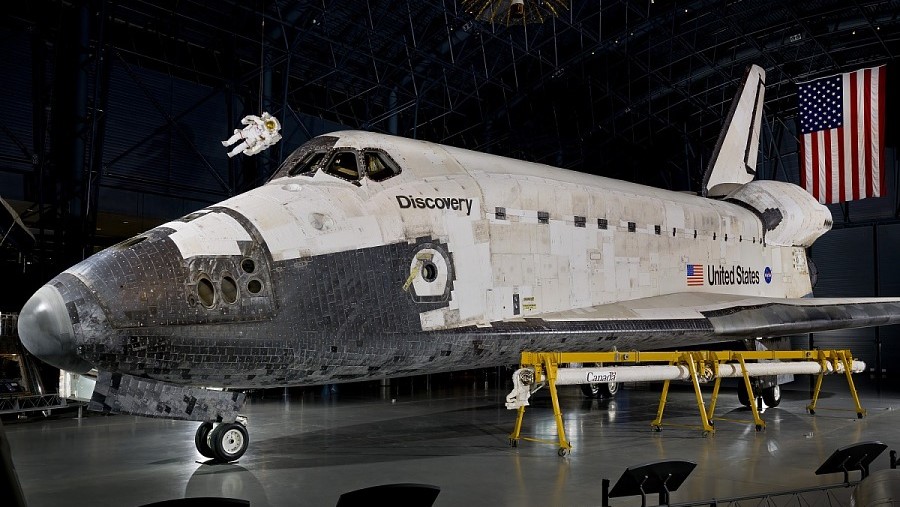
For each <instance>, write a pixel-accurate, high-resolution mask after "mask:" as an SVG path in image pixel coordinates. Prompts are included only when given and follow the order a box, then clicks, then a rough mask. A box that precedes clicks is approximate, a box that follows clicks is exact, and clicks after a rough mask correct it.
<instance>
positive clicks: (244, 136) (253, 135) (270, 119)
mask: <svg viewBox="0 0 900 507" xmlns="http://www.w3.org/2000/svg"><path fill="white" fill-rule="evenodd" d="M241 123H242V124H244V125H246V127H244V128H243V129H242V130H239V129H234V135H233V136H231V137H229V138H228V140H226V141H222V146H230V145H232V144H234V143H236V142H238V141H241V142H240V143H239V144H238V145H237V146H235V147H234V148H233V149H232V150H231V151H230V152H228V156H229V157H233V156H235V155H237V154H238V153H241V152H243V153H244V155H256V154H257V153H259V152H261V151H263V150H264V149H266V148H268V147H269V146H272V145H273V144H275V143H277V142H278V141H279V140H280V139H281V134H279V133H278V131H279V130H281V125H280V124H279V123H278V120H276V119H275V117H274V116H272V115H270V114H269V113H263V114H262V116H261V117H260V116H256V115H252V114H250V115H247V116H245V117H244V118H243V119H242V120H241Z"/></svg>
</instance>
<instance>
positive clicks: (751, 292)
mask: <svg viewBox="0 0 900 507" xmlns="http://www.w3.org/2000/svg"><path fill="white" fill-rule="evenodd" d="M764 81H765V74H764V72H763V70H762V69H761V68H759V67H755V66H754V67H752V68H751V69H750V70H749V71H748V72H747V75H746V78H745V81H744V83H743V85H742V86H741V88H740V89H739V90H738V92H737V96H736V98H735V102H734V104H733V106H732V110H731V113H730V114H729V117H728V121H727V122H726V124H725V129H724V130H723V133H722V135H721V136H720V138H719V141H718V144H717V146H716V148H715V157H714V159H713V160H712V162H711V163H710V165H709V169H708V171H707V174H706V177H705V178H704V189H703V192H702V195H687V194H684V193H678V192H670V191H665V190H660V189H656V188H650V187H645V186H641V185H637V184H633V183H627V182H623V181H617V180H612V179H608V178H603V177H599V176H593V175H588V174H583V173H577V172H572V171H567V170H563V169H559V168H555V167H550V166H546V165H541V164H536V163H530V162H524V161H520V160H513V159H509V158H503V157H499V156H494V155H487V154H482V153H477V152H473V151H468V150H464V149H459V148H453V147H449V146H442V145H438V144H433V143H429V142H424V141H416V140H410V139H404V138H399V137H392V136H388V135H382V134H374V133H369V132H359V131H341V132H334V133H331V134H327V135H322V136H319V137H316V138H314V139H312V140H311V141H309V142H307V143H306V144H304V145H303V146H301V147H300V148H298V149H297V150H296V151H294V152H293V153H292V154H291V155H290V156H289V157H288V158H287V159H286V160H285V161H284V162H283V164H282V165H281V167H280V168H279V169H278V170H277V172H276V173H275V174H274V175H273V176H272V178H271V179H270V180H269V181H268V182H267V183H266V184H265V185H263V186H262V187H260V188H257V189H254V190H251V191H249V192H246V193H244V194H241V195H238V196H236V197H233V198H230V199H228V200H225V201H223V202H220V203H218V204H215V205H213V206H210V207H208V208H205V209H202V210H200V211H197V212H195V213H191V214H189V215H187V216H185V217H183V218H180V219H178V220H175V221H172V222H169V223H167V224H164V225H162V226H159V227H157V228H155V229H152V230H150V231H147V232H146V233H144V234H141V235H138V236H136V237H133V238H131V239H128V240H127V241H124V242H122V243H120V244H118V245H115V246H113V247H110V248H108V249H106V250H104V251H102V252H99V253H97V254H96V255H94V256H92V257H90V258H88V259H86V260H84V261H83V262H81V263H79V264H77V265H75V266H73V267H71V268H69V269H67V270H66V271H64V272H63V273H61V274H59V275H58V276H56V277H55V278H53V279H52V280H50V281H49V282H48V283H47V284H46V285H44V286H43V287H42V288H40V289H39V290H38V291H37V292H36V293H35V294H34V296H33V297H32V298H31V299H30V300H29V301H28V302H27V303H26V305H25V307H24V308H23V309H22V312H21V314H20V316H19V324H18V325H19V334H20V336H21V339H22V341H23V343H24V345H25V346H26V347H27V348H28V350H29V351H31V352H32V353H33V354H34V355H36V356H38V357H39V358H41V359H42V360H44V361H45V362H47V363H49V364H51V365H54V366H56V367H59V368H61V369H64V370H67V371H72V372H86V371H88V370H90V369H91V368H96V369H97V370H98V371H99V372H100V373H99V377H98V381H97V385H96V389H95V391H94V394H93V399H92V402H91V408H93V409H96V410H102V411H106V412H114V413H130V414H137V415H143V416H150V417H164V418H172V419H183V420H193V421H199V422H201V423H202V424H201V425H200V428H199V429H198V431H197V439H196V444H197V449H198V450H199V451H200V452H201V453H202V454H204V455H205V456H208V457H210V458H214V459H218V460H221V461H230V460H233V459H236V458H237V457H239V456H240V455H242V454H243V453H244V451H245V450H246V448H247V443H248V442H249V439H248V432H247V426H246V424H245V421H244V420H243V419H242V418H241V417H240V416H239V415H238V412H239V410H240V408H241V405H242V403H243V394H242V393H240V390H241V389H245V388H261V387H275V386H295V385H303V384H323V383H336V382H347V381H358V380H370V379H377V378H383V377H390V376H400V375H415V374H423V373H431V372H441V371H452V370H462V369H470V368H478V367H488V366H494V365H501V364H513V363H516V362H518V358H519V354H520V352H521V351H522V350H531V351H549V350H553V351H556V350H565V351H607V350H612V349H613V348H616V349H618V350H651V349H660V348H672V347H683V346H688V345H697V344H703V343H712V342H722V341H730V340H735V339H741V338H753V337H771V336H781V335H787V334H795V333H806V332H814V331H825V330H831V329H839V328H849V327H864V326H874V325H885V324H895V323H898V322H900V299H889V298H869V299H862V298H860V299H816V298H811V297H808V296H810V295H811V292H812V288H811V283H810V276H809V266H808V261H807V255H806V248H808V247H809V246H810V245H812V244H813V242H814V241H815V240H816V239H817V238H818V237H819V236H821V235H822V234H824V233H825V232H827V231H828V230H829V229H830V227H831V214H830V212H829V211H828V209H827V208H825V207H824V206H822V205H820V204H819V203H817V202H816V200H815V199H814V198H813V197H812V196H810V195H809V194H808V193H806V191H804V190H803V189H802V188H800V187H799V186H796V185H793V184H790V183H784V182H777V181H758V180H754V174H755V167H756V155H757V152H758V143H759V131H760V125H761V116H762V104H763V92H764ZM210 388H227V390H224V391H223V390H221V389H218V390H217V389H210Z"/></svg>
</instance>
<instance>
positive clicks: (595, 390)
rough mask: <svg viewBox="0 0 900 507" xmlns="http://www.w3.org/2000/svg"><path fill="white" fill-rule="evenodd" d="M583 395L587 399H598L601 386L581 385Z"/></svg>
mask: <svg viewBox="0 0 900 507" xmlns="http://www.w3.org/2000/svg"><path fill="white" fill-rule="evenodd" d="M578 387H580V388H581V394H583V395H584V397H585V398H596V397H598V396H600V384H581V385H580V386H578Z"/></svg>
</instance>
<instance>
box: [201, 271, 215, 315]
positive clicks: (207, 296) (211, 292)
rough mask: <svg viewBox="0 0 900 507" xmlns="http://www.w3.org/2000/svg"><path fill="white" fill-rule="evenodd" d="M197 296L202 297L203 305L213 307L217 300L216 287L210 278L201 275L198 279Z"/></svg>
mask: <svg viewBox="0 0 900 507" xmlns="http://www.w3.org/2000/svg"><path fill="white" fill-rule="evenodd" d="M197 296H199V297H200V302H201V303H203V306H205V307H207V308H212V305H213V304H214V303H215V302H216V289H215V287H213V284H212V282H210V281H209V278H206V277H201V278H200V279H199V280H197Z"/></svg>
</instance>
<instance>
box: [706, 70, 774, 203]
mask: <svg viewBox="0 0 900 507" xmlns="http://www.w3.org/2000/svg"><path fill="white" fill-rule="evenodd" d="M765 85H766V71H765V70H763V69H762V67H760V66H758V65H752V66H751V67H750V68H749V69H747V72H746V74H745V75H744V82H743V84H742V85H741V86H740V88H738V91H737V94H736V95H735V97H734V101H733V102H732V103H731V111H729V113H728V117H727V118H726V119H725V126H724V127H723V128H722V132H721V133H720V134H719V140H718V141H717V142H716V147H715V150H714V151H713V155H712V158H711V159H710V161H709V166H707V168H706V174H705V175H704V176H703V195H704V196H708V197H724V196H726V195H728V194H729V193H731V192H732V191H733V190H734V189H736V188H738V187H740V186H741V185H743V184H745V183H749V182H751V181H753V178H754V177H755V176H756V157H757V154H758V153H759V133H760V129H761V127H762V107H763V98H764V96H765Z"/></svg>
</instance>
